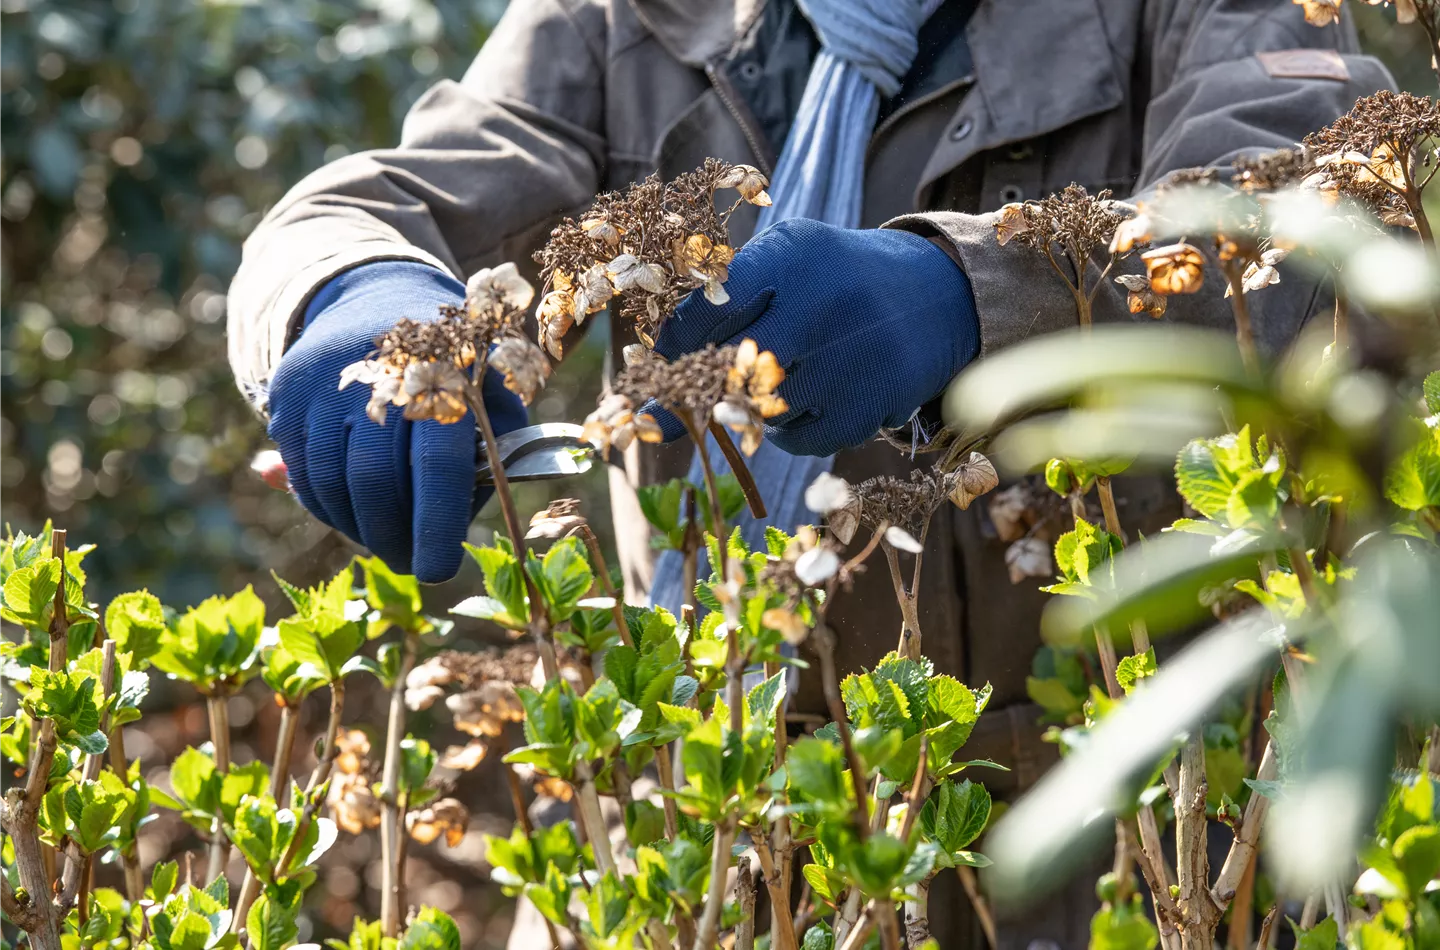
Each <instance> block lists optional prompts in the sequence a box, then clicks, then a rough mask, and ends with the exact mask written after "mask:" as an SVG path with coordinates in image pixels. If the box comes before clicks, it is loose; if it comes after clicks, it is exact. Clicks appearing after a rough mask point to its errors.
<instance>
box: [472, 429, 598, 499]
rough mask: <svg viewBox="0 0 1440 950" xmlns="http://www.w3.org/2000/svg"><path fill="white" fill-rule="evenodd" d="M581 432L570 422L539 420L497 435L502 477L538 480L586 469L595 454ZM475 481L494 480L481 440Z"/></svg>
mask: <svg viewBox="0 0 1440 950" xmlns="http://www.w3.org/2000/svg"><path fill="white" fill-rule="evenodd" d="M583 432H584V430H583V429H582V428H581V427H580V426H578V425H575V424H574V423H571V422H542V423H540V424H539V425H533V426H525V427H524V428H523V429H515V430H514V431H511V432H507V433H505V434H504V435H502V436H499V437H498V438H496V440H495V442H496V447H497V448H498V449H499V454H500V461H501V464H503V465H504V466H505V475H506V477H507V478H509V480H510V481H512V482H539V481H546V480H549V479H552V478H566V477H568V476H570V475H580V474H583V473H585V472H588V471H589V470H590V467H591V466H592V465H593V464H594V462H595V459H596V458H597V457H598V455H597V453H596V451H595V447H594V446H593V445H591V444H590V442H589V441H588V440H587V439H585V438H584V435H583ZM475 481H476V483H477V484H480V485H493V484H494V483H495V479H494V477H493V475H492V474H491V471H490V461H489V459H488V458H487V457H486V455H485V446H484V445H483V444H482V445H481V446H480V447H479V458H478V459H477V461H476V474H475Z"/></svg>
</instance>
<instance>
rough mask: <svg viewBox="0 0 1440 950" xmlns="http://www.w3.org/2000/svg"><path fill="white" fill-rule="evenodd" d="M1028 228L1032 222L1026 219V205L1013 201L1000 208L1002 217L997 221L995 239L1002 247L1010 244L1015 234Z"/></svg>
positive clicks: (1021, 232)
mask: <svg viewBox="0 0 1440 950" xmlns="http://www.w3.org/2000/svg"><path fill="white" fill-rule="evenodd" d="M1028 230H1030V223H1029V222H1028V221H1026V220H1025V206H1024V205H1022V204H1019V203H1017V202H1011V203H1010V204H1007V205H1005V206H1004V207H1002V208H1001V209H1000V218H999V220H997V221H996V222H995V240H996V241H997V242H999V244H1000V246H1001V247H1004V246H1005V245H1006V244H1009V243H1010V239H1011V238H1013V237H1014V236H1015V235H1017V234H1023V233H1024V232H1026V231H1028Z"/></svg>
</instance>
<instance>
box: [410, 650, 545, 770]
mask: <svg viewBox="0 0 1440 950" xmlns="http://www.w3.org/2000/svg"><path fill="white" fill-rule="evenodd" d="M535 657H536V653H535V649H534V647H533V646H531V645H528V644H527V645H523V646H515V647H512V648H510V649H509V650H507V651H505V652H504V653H494V652H486V653H461V652H459V651H457V650H446V651H444V652H442V653H437V654H436V655H435V656H432V657H430V658H429V659H428V660H426V661H425V662H424V663H421V664H419V665H418V666H416V667H415V668H414V669H412V670H411V671H410V674H409V675H408V676H406V677H405V705H406V706H407V707H409V708H410V709H412V710H421V709H428V708H430V706H432V705H433V704H434V703H435V701H436V700H438V699H441V698H444V700H445V708H446V709H448V710H449V711H450V714H451V716H453V717H454V724H455V728H456V729H458V730H460V731H461V732H463V733H465V734H466V735H469V736H473V737H474V738H473V739H471V741H469V742H467V743H466V744H465V745H452V746H449V747H448V748H446V750H445V752H444V753H443V754H442V755H441V757H440V760H439V764H440V765H441V766H442V767H444V768H447V769H455V770H457V771H461V772H468V771H470V770H471V769H473V768H475V766H477V765H479V764H480V763H481V762H482V761H483V760H484V759H485V755H486V753H487V752H488V749H489V746H488V740H490V739H494V738H497V737H499V736H500V735H502V734H503V733H504V731H505V723H507V722H519V721H520V720H521V719H522V718H524V709H523V708H522V707H521V705H520V698H519V696H518V695H517V694H516V692H515V686H516V685H517V684H524V683H529V682H530V680H531V676H532V673H533V671H534V668H535ZM452 686H453V687H458V688H459V691H458V692H455V693H450V694H449V695H446V693H447V690H446V687H452Z"/></svg>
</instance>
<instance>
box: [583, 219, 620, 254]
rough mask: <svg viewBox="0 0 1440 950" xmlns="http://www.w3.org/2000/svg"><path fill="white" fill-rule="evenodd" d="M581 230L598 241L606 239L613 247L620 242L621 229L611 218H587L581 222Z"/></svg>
mask: <svg viewBox="0 0 1440 950" xmlns="http://www.w3.org/2000/svg"><path fill="white" fill-rule="evenodd" d="M580 230H582V231H584V232H585V233H586V234H588V235H590V236H591V237H592V238H595V239H596V240H597V241H604V242H605V243H606V244H608V245H610V246H611V247H614V246H616V245H617V244H619V243H620V234H621V231H620V229H619V228H618V227H616V226H615V225H614V224H612V223H611V221H610V219H609V218H604V217H600V218H586V219H585V220H584V221H581V222H580Z"/></svg>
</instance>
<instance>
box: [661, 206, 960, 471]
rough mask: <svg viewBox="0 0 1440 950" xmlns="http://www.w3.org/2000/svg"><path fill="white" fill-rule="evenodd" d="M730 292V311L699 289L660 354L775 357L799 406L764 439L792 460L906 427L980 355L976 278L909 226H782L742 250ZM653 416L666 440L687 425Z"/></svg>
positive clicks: (772, 424)
mask: <svg viewBox="0 0 1440 950" xmlns="http://www.w3.org/2000/svg"><path fill="white" fill-rule="evenodd" d="M725 290H726V292H727V293H728V294H729V295H730V300H729V302H728V303H725V304H722V305H720V306H715V305H714V304H711V303H710V302H709V301H707V300H706V299H705V297H704V295H703V294H701V293H699V292H696V293H693V294H691V295H690V296H689V297H688V298H687V299H686V300H685V301H684V302H682V303H681V304H680V306H679V307H678V308H676V310H675V313H674V315H673V316H672V317H671V318H670V319H669V320H667V321H665V324H664V326H663V327H662V328H661V330H660V335H659V337H658V338H657V339H656V344H655V351H656V352H657V353H659V354H660V355H661V356H664V357H665V358H666V359H674V358H675V357H677V356H680V355H681V354H683V353H688V352H691V351H694V350H697V349H700V348H701V347H703V346H704V345H705V344H706V343H716V344H726V343H738V342H740V341H741V340H743V339H745V338H746V337H750V338H752V339H754V340H755V342H756V343H757V344H758V345H759V346H760V349H762V350H770V351H771V352H773V353H774V354H775V358H776V359H777V360H778V361H779V363H780V365H781V366H782V367H784V369H785V381H784V382H783V383H781V384H780V387H779V390H778V392H779V395H780V396H782V397H783V398H784V399H785V402H786V403H787V404H788V405H789V409H788V411H786V412H785V413H784V414H782V415H779V416H776V417H775V418H773V419H770V420H767V421H768V425H767V426H766V437H767V438H769V439H771V440H772V441H773V442H774V444H775V445H776V446H777V447H779V448H781V449H783V450H785V451H786V452H789V453H790V454H792V455H833V454H835V453H836V452H837V451H839V450H841V449H845V448H853V447H855V446H858V445H860V444H861V443H863V442H865V441H866V440H867V439H869V438H871V437H872V436H874V435H875V433H876V432H878V431H879V430H880V428H881V427H882V426H883V427H891V428H895V427H899V426H902V425H904V424H905V423H906V421H908V420H909V419H910V417H911V416H912V415H913V414H914V412H915V410H916V409H917V408H919V407H920V406H922V405H924V404H925V403H926V402H928V401H930V400H931V399H932V398H934V397H935V396H937V395H939V393H940V392H941V390H943V389H944V388H945V386H946V384H947V383H949V382H950V380H951V379H952V378H954V376H955V374H957V373H959V372H960V370H961V369H963V368H964V367H965V364H967V363H968V362H970V361H971V360H972V359H974V358H975V357H976V355H978V353H979V351H980V328H979V323H978V321H977V319H976V316H975V301H974V298H973V297H972V295H971V292H970V282H969V280H968V279H967V278H966V276H965V274H964V272H963V271H961V270H960V268H959V266H958V265H957V264H956V263H955V262H954V261H953V260H951V259H950V257H949V255H947V254H946V253H945V252H944V251H942V250H941V249H940V248H938V247H936V246H935V245H934V244H932V243H930V242H929V241H928V240H926V239H925V238H923V237H920V236H919V235H916V234H911V233H909V232H906V231H891V230H861V231H853V230H848V229H845V228H837V227H833V226H831V225H828V224H822V223H820V222H818V221H810V220H805V219H792V220H788V221H782V222H780V223H779V224H777V225H775V226H774V227H771V228H767V229H766V230H764V231H762V232H761V233H760V234H758V235H756V236H755V238H754V239H753V240H751V241H750V243H748V244H746V245H745V246H744V247H743V248H741V249H740V251H739V252H738V253H737V254H736V255H735V259H734V260H733V261H732V262H731V264H730V276H729V279H728V280H727V281H726V282H725ZM647 411H649V410H647ZM655 415H656V417H657V419H659V420H660V421H661V425H662V427H664V428H665V429H666V435H667V437H670V436H678V435H679V434H680V431H683V430H680V428H679V423H678V422H677V421H676V420H675V419H674V418H673V417H671V416H670V415H669V414H668V413H655Z"/></svg>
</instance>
